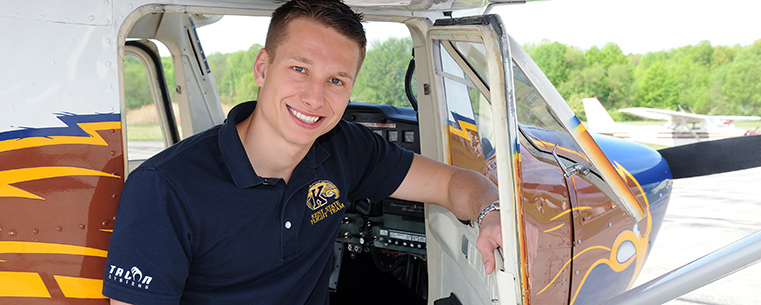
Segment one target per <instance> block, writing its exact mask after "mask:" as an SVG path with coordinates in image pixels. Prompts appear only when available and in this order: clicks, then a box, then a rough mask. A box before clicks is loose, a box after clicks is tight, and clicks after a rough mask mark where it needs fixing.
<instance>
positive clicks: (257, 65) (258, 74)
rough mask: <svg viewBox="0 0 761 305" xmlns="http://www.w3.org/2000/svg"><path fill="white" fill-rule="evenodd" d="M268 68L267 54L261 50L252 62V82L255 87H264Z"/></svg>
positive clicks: (264, 50)
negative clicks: (253, 81) (254, 83)
mask: <svg viewBox="0 0 761 305" xmlns="http://www.w3.org/2000/svg"><path fill="white" fill-rule="evenodd" d="M268 67H269V53H267V50H266V49H264V48H262V49H261V50H259V53H258V54H256V61H255V62H254V80H255V81H256V85H258V86H259V87H260V88H261V87H264V80H265V76H266V73H267V68H268Z"/></svg>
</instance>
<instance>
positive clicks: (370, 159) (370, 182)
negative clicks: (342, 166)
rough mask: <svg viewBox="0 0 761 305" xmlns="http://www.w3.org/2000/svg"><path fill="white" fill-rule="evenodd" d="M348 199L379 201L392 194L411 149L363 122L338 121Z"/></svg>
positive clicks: (404, 172) (407, 164)
mask: <svg viewBox="0 0 761 305" xmlns="http://www.w3.org/2000/svg"><path fill="white" fill-rule="evenodd" d="M342 123H343V124H341V125H340V127H341V131H342V132H343V133H344V135H345V138H344V140H345V141H346V143H345V145H346V147H347V153H346V159H347V161H346V163H347V164H348V169H349V175H350V177H351V181H352V183H353V186H352V195H351V197H352V198H351V199H363V198H369V199H370V200H372V201H380V200H382V199H384V198H386V197H388V196H390V195H391V194H393V193H394V192H395V191H396V189H398V188H399V185H401V184H402V181H404V178H405V177H406V176H407V172H409V169H410V166H411V165H412V159H413V158H414V155H415V154H414V153H413V152H411V151H409V150H406V149H404V148H402V147H400V146H399V145H396V144H394V143H391V142H388V141H386V140H385V139H383V137H380V136H379V135H378V134H376V133H374V132H372V131H371V130H370V129H368V128H367V127H365V126H362V125H357V124H353V123H349V122H345V121H344V122H342Z"/></svg>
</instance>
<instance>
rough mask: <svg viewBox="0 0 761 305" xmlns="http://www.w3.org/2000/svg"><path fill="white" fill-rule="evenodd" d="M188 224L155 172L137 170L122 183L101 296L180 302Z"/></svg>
mask: <svg viewBox="0 0 761 305" xmlns="http://www.w3.org/2000/svg"><path fill="white" fill-rule="evenodd" d="M191 236H192V234H191V226H190V224H189V221H188V216H187V213H186V211H185V210H184V208H183V205H182V200H181V199H180V198H179V196H178V195H177V194H176V192H175V191H174V189H173V188H172V186H171V184H170V183H169V182H168V181H167V180H166V179H164V178H163V177H162V176H161V175H160V174H159V173H156V172H154V171H151V170H137V171H135V172H133V173H132V174H130V177H129V179H127V182H126V183H125V185H124V189H123V191H122V195H121V198H120V200H119V207H118V210H117V214H116V222H115V225H114V232H113V233H112V235H111V239H110V242H109V243H110V245H109V251H108V258H107V260H106V270H105V272H104V279H103V294H104V295H105V296H107V297H110V298H112V299H115V300H119V301H122V302H127V303H132V304H178V303H179V302H180V299H181V295H182V291H183V289H184V285H185V280H186V279H187V276H188V269H189V267H188V266H189V261H190V253H191V251H190V247H191V242H192V241H191Z"/></svg>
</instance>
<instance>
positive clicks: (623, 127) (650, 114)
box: [582, 97, 761, 146]
mask: <svg viewBox="0 0 761 305" xmlns="http://www.w3.org/2000/svg"><path fill="white" fill-rule="evenodd" d="M582 101H583V102H584V110H585V111H586V114H587V127H588V128H589V131H590V132H592V133H598V134H606V135H612V136H614V137H618V138H624V139H629V140H632V141H635V142H641V143H649V144H657V145H662V146H678V145H684V144H689V143H694V142H701V141H709V140H718V139H726V138H732V137H739V136H745V135H752V134H757V133H756V132H755V131H752V130H747V129H743V128H738V127H735V125H734V124H732V122H733V121H758V120H761V117H759V116H726V115H723V116H713V115H704V114H695V113H688V112H684V111H672V110H664V109H654V108H647V107H635V108H624V109H620V110H618V111H619V112H623V113H628V114H631V115H635V116H639V117H642V118H646V119H651V120H661V121H666V122H665V123H663V124H662V125H660V126H634V125H627V124H620V123H616V122H615V121H614V120H613V118H612V117H611V116H610V114H609V113H608V112H607V111H606V110H605V108H604V107H603V106H602V104H601V103H600V101H599V100H598V99H597V97H593V98H585V99H583V100H582Z"/></svg>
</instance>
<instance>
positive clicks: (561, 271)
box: [536, 246, 610, 295]
mask: <svg viewBox="0 0 761 305" xmlns="http://www.w3.org/2000/svg"><path fill="white" fill-rule="evenodd" d="M590 250H605V251H608V252H610V248H608V247H603V246H593V247H589V248H586V249H584V250H583V251H581V252H580V253H578V254H576V255H575V256H574V257H573V258H571V259H569V260H568V261H567V262H565V264H564V265H563V268H560V271H558V274H556V275H555V277H554V278H552V280H551V281H550V283H549V284H547V286H544V288H542V290H540V291H539V292H537V293H536V295H540V294H541V293H542V292H544V291H545V290H547V288H550V285H552V283H554V282H555V281H556V280H557V279H558V277H560V275H561V274H563V270H565V268H566V267H568V265H569V264H570V263H571V262H572V261H573V260H575V259H576V258H578V257H579V256H581V255H582V254H584V252H587V251H590Z"/></svg>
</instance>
